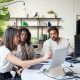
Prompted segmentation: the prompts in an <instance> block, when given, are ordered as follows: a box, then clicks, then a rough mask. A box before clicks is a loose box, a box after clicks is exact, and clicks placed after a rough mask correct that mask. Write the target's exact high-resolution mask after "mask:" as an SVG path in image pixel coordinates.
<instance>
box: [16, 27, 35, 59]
mask: <svg viewBox="0 0 80 80" xmlns="http://www.w3.org/2000/svg"><path fill="white" fill-rule="evenodd" d="M19 37H20V41H19V45H18V47H17V54H16V56H17V57H19V58H20V59H22V60H31V59H33V58H34V57H36V54H35V50H34V47H33V45H32V43H31V33H30V31H29V29H27V28H21V29H19Z"/></svg>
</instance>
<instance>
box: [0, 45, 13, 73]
mask: <svg viewBox="0 0 80 80" xmlns="http://www.w3.org/2000/svg"><path fill="white" fill-rule="evenodd" d="M8 54H10V50H9V49H8V48H6V46H4V45H3V46H1V47H0V72H1V73H5V72H9V71H11V69H12V67H13V64H12V63H10V62H9V61H8V60H7V59H6V56H7V55H8Z"/></svg>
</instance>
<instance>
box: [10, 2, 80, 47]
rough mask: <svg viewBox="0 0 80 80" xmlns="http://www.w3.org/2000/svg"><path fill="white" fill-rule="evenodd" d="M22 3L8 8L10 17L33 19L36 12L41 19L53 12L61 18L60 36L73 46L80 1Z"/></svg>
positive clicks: (79, 12)
mask: <svg viewBox="0 0 80 80" xmlns="http://www.w3.org/2000/svg"><path fill="white" fill-rule="evenodd" d="M25 2H26V8H25V7H24V6H23V3H19V2H18V3H15V4H12V5H10V6H9V9H10V13H11V17H26V16H27V13H29V17H33V16H34V14H35V13H36V12H38V14H39V16H40V17H41V16H42V15H44V16H45V17H47V11H49V10H53V11H55V12H56V14H57V15H58V17H60V18H62V21H61V22H60V25H61V26H62V28H61V29H60V36H62V37H65V38H68V39H70V42H71V44H72V46H74V35H75V34H76V15H77V14H80V11H79V9H80V5H79V3H80V0H25Z"/></svg>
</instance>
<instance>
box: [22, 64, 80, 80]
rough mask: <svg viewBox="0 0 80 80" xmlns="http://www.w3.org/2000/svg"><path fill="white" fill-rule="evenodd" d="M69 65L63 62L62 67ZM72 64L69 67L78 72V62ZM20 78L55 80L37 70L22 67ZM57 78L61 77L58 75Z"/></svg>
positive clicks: (27, 79)
mask: <svg viewBox="0 0 80 80" xmlns="http://www.w3.org/2000/svg"><path fill="white" fill-rule="evenodd" d="M70 65H71V64H70V63H67V62H64V64H63V67H64V66H66V67H69V66H70ZM73 66H74V67H72V68H71V69H72V70H73V71H74V72H76V73H80V63H77V64H73ZM43 69H44V67H43ZM21 78H22V80H55V79H53V78H49V77H48V76H46V75H45V74H44V73H41V72H40V71H38V70H30V69H24V70H23V72H22V74H21ZM58 78H61V76H59V77H58ZM70 80H71V79H70ZM72 80H75V79H72ZM77 80H80V79H77Z"/></svg>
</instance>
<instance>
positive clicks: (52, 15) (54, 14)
mask: <svg viewBox="0 0 80 80" xmlns="http://www.w3.org/2000/svg"><path fill="white" fill-rule="evenodd" d="M47 13H48V15H50V17H54V18H57V14H56V13H55V12H54V11H52V10H50V11H48V12H47Z"/></svg>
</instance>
